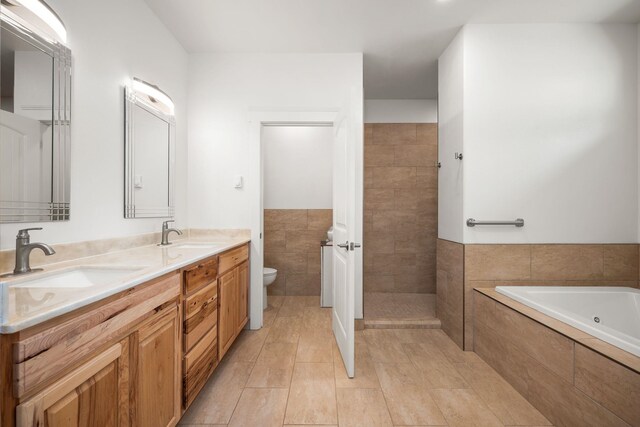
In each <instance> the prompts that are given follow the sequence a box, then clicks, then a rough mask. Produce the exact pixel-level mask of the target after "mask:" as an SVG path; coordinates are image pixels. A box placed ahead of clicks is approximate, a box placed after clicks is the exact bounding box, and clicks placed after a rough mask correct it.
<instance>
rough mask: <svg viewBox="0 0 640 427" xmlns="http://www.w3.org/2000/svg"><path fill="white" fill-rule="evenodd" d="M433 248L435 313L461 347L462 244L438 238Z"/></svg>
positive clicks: (443, 326)
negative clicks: (435, 251) (435, 295)
mask: <svg viewBox="0 0 640 427" xmlns="http://www.w3.org/2000/svg"><path fill="white" fill-rule="evenodd" d="M436 250H437V256H436V280H437V283H436V287H437V295H438V300H437V305H436V311H437V315H438V318H439V319H440V320H441V322H442V329H443V330H444V331H445V332H446V333H447V335H449V337H451V339H452V340H453V341H454V342H455V343H456V344H457V345H458V346H459V347H460V348H462V346H463V344H464V343H463V330H464V329H463V328H464V326H463V310H464V300H463V295H464V245H462V244H460V243H454V242H450V241H447V240H442V239H438V240H437V243H436Z"/></svg>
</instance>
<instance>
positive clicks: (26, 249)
mask: <svg viewBox="0 0 640 427" xmlns="http://www.w3.org/2000/svg"><path fill="white" fill-rule="evenodd" d="M31 230H42V227H36V228H25V229H23V230H20V231H18V235H17V236H16V266H15V268H14V269H13V274H14V275H17V274H26V273H30V272H32V271H40V270H42V269H41V268H34V269H32V268H31V267H30V266H29V256H30V255H31V251H32V250H34V249H41V250H42V252H44V254H45V255H46V256H49V255H53V254H55V253H56V251H54V250H53V248H52V247H51V246H49V245H47V244H44V243H31V236H29V231H31Z"/></svg>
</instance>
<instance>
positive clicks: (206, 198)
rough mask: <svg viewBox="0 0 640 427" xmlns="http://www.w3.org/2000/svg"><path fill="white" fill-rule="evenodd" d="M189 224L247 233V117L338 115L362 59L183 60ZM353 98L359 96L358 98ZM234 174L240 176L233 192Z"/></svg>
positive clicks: (208, 57)
mask: <svg viewBox="0 0 640 427" xmlns="http://www.w3.org/2000/svg"><path fill="white" fill-rule="evenodd" d="M189 61H190V62H189V182H190V186H189V226H190V227H196V228H200V227H205V228H206V227H215V228H248V227H249V226H250V225H251V214H252V209H253V206H252V205H251V203H252V202H251V197H250V194H251V189H252V186H256V185H258V182H256V181H257V178H258V175H256V179H253V181H252V179H251V174H252V171H251V170H250V166H249V165H250V161H249V156H250V152H249V150H250V148H249V139H250V138H249V133H248V132H249V128H248V122H249V119H250V112H251V111H263V110H285V111H305V110H307V111H308V110H326V109H336V110H337V109H338V108H340V106H341V105H342V104H343V103H344V102H345V101H346V100H347V97H348V94H349V90H350V88H351V87H355V88H356V89H357V90H359V92H360V94H362V54H359V53H358V54H268V55H267V54H264V55H263V54H194V55H191V56H190V57H189ZM360 98H361V96H360ZM236 175H242V176H244V177H245V185H244V188H243V189H241V190H238V189H235V188H234V186H233V179H234V177H235V176H236Z"/></svg>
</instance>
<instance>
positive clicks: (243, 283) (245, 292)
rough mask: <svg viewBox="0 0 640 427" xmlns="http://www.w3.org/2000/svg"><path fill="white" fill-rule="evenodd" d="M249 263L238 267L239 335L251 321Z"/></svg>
mask: <svg viewBox="0 0 640 427" xmlns="http://www.w3.org/2000/svg"><path fill="white" fill-rule="evenodd" d="M248 305H249V263H248V262H245V263H243V264H242V265H241V266H240V267H238V326H237V331H236V332H237V333H238V334H239V333H240V332H241V331H242V328H244V325H246V324H247V320H249V313H248Z"/></svg>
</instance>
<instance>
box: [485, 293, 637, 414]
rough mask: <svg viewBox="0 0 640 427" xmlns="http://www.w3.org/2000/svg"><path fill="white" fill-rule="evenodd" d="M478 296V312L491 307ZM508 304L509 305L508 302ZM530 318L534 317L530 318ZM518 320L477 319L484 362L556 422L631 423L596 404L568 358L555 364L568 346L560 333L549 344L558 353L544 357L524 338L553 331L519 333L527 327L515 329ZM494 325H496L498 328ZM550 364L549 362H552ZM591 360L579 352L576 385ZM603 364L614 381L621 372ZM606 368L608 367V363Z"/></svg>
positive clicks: (549, 349)
mask: <svg viewBox="0 0 640 427" xmlns="http://www.w3.org/2000/svg"><path fill="white" fill-rule="evenodd" d="M475 301H476V305H475V310H476V312H478V311H482V310H485V308H483V307H486V306H482V305H478V304H477V301H478V299H475ZM495 305H496V308H497V309H498V311H499V310H500V307H504V306H502V305H501V304H499V303H495ZM505 309H507V308H506V307H505ZM509 310H510V309H509ZM511 311H512V312H513V313H514V315H516V316H520V317H522V318H525V319H526V317H525V316H523V315H521V314H519V313H517V312H515V311H513V310H511ZM487 317H488V316H487V315H486V314H478V316H477V319H486V318H487ZM498 317H499V316H498ZM527 320H529V321H531V322H533V321H532V320H530V319H527ZM534 323H535V322H534ZM513 324H514V319H513V318H511V319H509V320H507V321H506V322H501V321H500V319H498V321H496V322H495V323H494V324H493V325H487V324H485V323H484V322H483V321H476V322H475V325H474V326H475V335H474V351H475V352H476V353H477V354H478V355H479V356H480V357H481V358H482V359H483V360H484V361H486V362H487V363H488V364H489V365H491V366H492V367H493V368H494V369H496V371H498V373H500V375H501V376H502V377H503V378H504V379H505V380H507V381H508V382H509V383H510V384H511V385H512V386H513V387H514V388H515V389H516V390H517V391H518V392H520V393H521V394H522V395H523V396H524V397H525V398H527V400H528V401H529V402H530V403H531V404H532V405H533V406H534V407H535V408H536V409H538V410H539V411H540V412H541V413H542V414H543V415H544V416H545V417H546V418H547V419H548V420H549V421H550V422H552V423H553V424H554V425H572V426H573V425H575V426H593V427H595V426H605V425H606V426H628V425H629V424H627V423H626V422H624V421H623V420H622V419H621V418H619V417H618V416H616V415H615V414H614V413H613V412H611V411H610V410H609V409H607V408H605V407H604V406H601V405H600V404H598V403H596V402H595V401H594V400H592V399H591V398H589V397H588V396H587V395H585V393H584V392H582V391H581V390H578V389H577V388H576V387H575V386H574V371H573V369H572V370H571V372H570V374H569V378H568V379H567V378H566V372H565V369H566V368H562V366H564V365H566V363H565V362H562V361H560V362H559V363H557V364H554V363H552V361H551V359H555V358H556V356H557V351H558V349H559V348H561V347H563V346H564V345H563V344H561V345H560V346H558V345H557V342H555V343H554V338H551V339H550V340H548V342H547V345H546V346H545V347H546V350H547V351H548V352H550V353H552V354H554V353H555V354H554V356H553V357H552V358H550V357H548V356H547V355H544V356H542V357H541V355H540V350H539V349H534V350H533V351H532V350H531V345H529V344H525V343H523V340H524V339H525V338H529V339H533V340H535V341H540V343H542V339H543V337H544V336H545V335H547V333H546V332H544V331H543V330H538V331H537V332H536V333H535V337H534V338H530V337H531V335H530V334H529V333H528V332H524V333H523V335H524V337H518V336H515V334H516V332H514V329H516V330H520V331H522V328H521V327H519V326H517V325H516V327H515V328H514V327H513ZM538 327H540V328H543V326H541V325H538ZM492 328H495V330H494V329H492ZM521 333H522V332H521ZM563 338H564V337H563ZM565 339H568V338H565ZM540 343H538V344H534V345H533V346H534V347H540V346H541V345H540ZM572 346H573V343H572ZM578 346H579V345H578ZM530 354H531V355H530ZM569 355H570V357H571V363H573V350H572V351H570V352H569ZM540 359H545V360H544V361H540V362H539V361H538V360H540ZM591 362H593V361H591ZM579 363H582V364H583V365H582V367H579V366H578V364H579ZM544 364H546V366H545V365H544ZM587 364H589V362H587V361H586V360H585V359H584V358H583V360H580V358H579V357H576V369H575V373H576V377H575V379H576V385H577V384H578V383H579V382H578V381H577V378H578V375H579V372H580V371H583V372H584V369H585V367H586V366H587ZM603 368H604V367H602V366H598V369H600V370H599V371H598V374H603V375H606V376H607V377H608V378H609V379H610V380H611V381H612V382H614V381H615V380H614V378H615V375H616V374H615V373H613V372H611V373H609V374H607V373H605V372H603V371H602V369H603ZM589 370H591V367H589ZM604 370H606V368H604ZM618 375H619V373H618ZM583 379H584V380H585V382H583V383H582V385H583V386H586V385H587V381H593V384H597V387H598V388H599V390H604V389H606V388H607V385H604V384H603V383H602V382H601V381H600V380H601V378H597V379H596V378H594V379H591V380H587V379H586V377H583ZM618 385H620V383H618ZM594 389H597V388H595V387H591V388H590V390H594ZM607 393H609V396H611V397H612V396H613V394H615V393H613V394H611V390H608V391H607ZM636 400H637V399H636Z"/></svg>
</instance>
